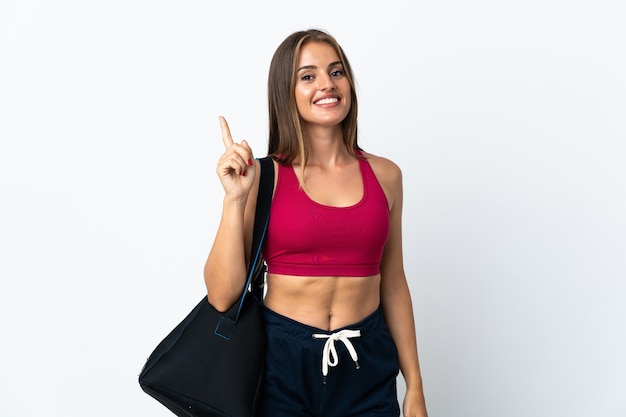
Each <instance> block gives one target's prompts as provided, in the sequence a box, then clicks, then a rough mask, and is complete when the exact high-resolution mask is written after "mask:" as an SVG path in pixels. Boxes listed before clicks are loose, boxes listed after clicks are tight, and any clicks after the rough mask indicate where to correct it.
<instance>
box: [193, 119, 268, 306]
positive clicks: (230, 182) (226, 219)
mask: <svg viewBox="0 0 626 417" xmlns="http://www.w3.org/2000/svg"><path fill="white" fill-rule="evenodd" d="M220 126H221V129H222V140H223V142H224V147H225V148H226V150H225V152H224V154H222V156H221V157H220V159H219V162H218V165H217V174H218V176H219V178H220V182H221V183H222V186H223V187H224V192H225V194H224V201H223V205H222V217H221V220H220V224H219V227H218V230H217V234H216V236H215V241H214V242H213V247H212V248H211V251H210V252H209V256H208V258H207V261H206V263H205V266H204V281H205V284H206V287H207V294H208V298H209V302H210V303H211V305H213V307H215V308H216V309H217V310H219V311H226V310H227V309H228V308H230V307H231V306H232V305H233V304H234V303H235V301H236V300H237V299H238V298H239V296H240V295H241V292H242V290H243V286H244V284H245V278H246V265H247V262H248V259H247V256H248V252H249V251H250V247H251V245H252V243H251V241H252V227H253V223H254V207H255V205H256V190H258V177H259V176H258V175H257V172H258V169H259V168H258V166H257V164H255V163H254V158H253V156H252V150H251V149H250V147H249V146H248V144H247V143H246V142H245V141H242V142H241V143H235V142H233V139H232V137H231V134H230V129H229V127H228V124H227V122H226V120H225V119H224V118H223V117H220Z"/></svg>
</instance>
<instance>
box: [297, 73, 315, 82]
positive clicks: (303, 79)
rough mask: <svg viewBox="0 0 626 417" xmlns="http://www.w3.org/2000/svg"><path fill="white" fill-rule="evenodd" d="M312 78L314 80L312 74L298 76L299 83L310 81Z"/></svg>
mask: <svg viewBox="0 0 626 417" xmlns="http://www.w3.org/2000/svg"><path fill="white" fill-rule="evenodd" d="M313 78H315V77H314V76H313V74H302V75H301V76H300V80H301V81H312V80H313Z"/></svg>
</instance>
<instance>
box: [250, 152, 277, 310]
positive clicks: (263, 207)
mask: <svg viewBox="0 0 626 417" xmlns="http://www.w3.org/2000/svg"><path fill="white" fill-rule="evenodd" d="M259 162H260V165H261V177H260V179H259V192H258V195H257V199H256V210H255V214H254V231H253V232H252V251H251V254H250V267H249V268H248V282H247V283H246V287H245V288H244V290H245V289H246V288H248V286H249V285H250V284H251V285H252V286H251V288H250V291H251V292H252V295H253V296H254V297H255V298H256V299H257V300H258V301H261V300H262V299H263V287H264V286H265V282H264V281H265V280H264V278H265V269H266V268H265V262H264V261H263V258H262V256H261V247H262V246H263V240H264V239H265V232H266V230H267V225H268V223H269V219H270V207H271V205H272V195H273V194H274V161H272V158H270V157H269V156H266V157H265V158H260V159H259Z"/></svg>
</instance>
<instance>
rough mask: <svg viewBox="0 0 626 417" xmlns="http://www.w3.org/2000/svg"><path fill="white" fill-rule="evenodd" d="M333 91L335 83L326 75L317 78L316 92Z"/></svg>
mask: <svg viewBox="0 0 626 417" xmlns="http://www.w3.org/2000/svg"><path fill="white" fill-rule="evenodd" d="M334 89H335V81H334V80H333V79H332V77H331V76H330V75H328V74H326V75H320V76H318V77H317V90H318V91H329V90H334Z"/></svg>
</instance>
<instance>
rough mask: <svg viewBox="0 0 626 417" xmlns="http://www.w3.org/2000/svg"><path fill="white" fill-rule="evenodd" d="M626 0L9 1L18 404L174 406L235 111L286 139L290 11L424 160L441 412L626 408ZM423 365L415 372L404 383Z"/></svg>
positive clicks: (416, 203) (5, 150)
mask: <svg viewBox="0 0 626 417" xmlns="http://www.w3.org/2000/svg"><path fill="white" fill-rule="evenodd" d="M625 21H626V4H625V3H624V2H623V1H618V0H613V1H611V0H599V1H591V0H588V1H577V0H574V1H565V0H541V1H539V0H530V1H526V2H512V1H496V0H478V1H472V2H466V1H460V0H440V1H430V2H425V1H421V2H409V1H406V2H403V1H394V0H390V1H384V2H376V3H374V2H363V1H343V2H293V1H287V0H284V1H276V0H270V1H232V2H225V1H220V2H209V1H178V2H174V1H147V0H124V1H119V0H109V1H106V2H105V1H78V0H76V1H69V0H57V1H48V2H44V1H31V0H22V1H11V0H8V1H7V0H3V1H0V187H1V198H2V203H1V206H0V210H1V213H0V256H1V262H0V277H1V281H0V282H1V288H0V329H1V333H0V334H1V335H2V336H1V342H0V416H3V417H5V416H6V417H13V416H37V417H39V416H53V417H56V416H85V415H89V416H107V417H109V416H164V417H166V416H170V415H171V414H170V412H169V411H167V410H166V409H165V408H164V407H163V406H161V405H160V404H159V403H158V402H156V401H155V400H154V399H152V398H150V397H149V396H148V395H146V394H145V393H143V391H141V389H140V387H139V385H138V383H137V375H138V373H139V371H140V369H141V367H142V366H143V364H144V362H145V360H146V358H147V356H148V354H149V353H150V352H151V351H152V349H153V348H154V346H155V345H156V344H157V343H158V342H159V341H160V340H161V338H162V337H163V336H165V334H166V333H167V332H168V331H169V330H170V329H171V328H172V327H173V326H174V325H175V324H177V323H178V321H179V320H180V319H182V317H183V316H184V315H185V314H186V313H187V312H188V310H189V309H190V308H191V307H192V306H193V305H195V303H196V302H197V301H198V300H199V299H200V297H202V294H203V293H204V291H205V289H204V284H203V279H202V267H203V264H204V260H205V257H206V254H207V253H208V250H209V248H210V246H211V243H212V240H213V236H214V233H215V230H216V228H217V223H218V220H219V214H220V209H221V196H222V190H221V187H220V185H219V182H218V180H217V177H216V175H215V172H214V169H215V168H214V167H215V164H216V161H217V158H218V156H219V154H220V153H221V152H222V143H221V139H220V131H219V124H218V121H217V117H218V115H224V116H226V117H227V118H228V120H229V122H230V125H231V128H232V131H233V135H234V137H235V138H236V139H238V140H240V139H247V140H248V141H249V142H250V143H251V144H252V146H253V149H254V150H255V152H256V156H263V155H265V152H266V135H267V127H266V124H267V116H266V112H267V109H266V78H267V70H268V65H269V61H270V59H271V55H272V53H273V52H274V50H275V48H276V47H277V46H278V44H279V43H280V42H281V41H282V39H284V38H285V37H286V36H287V35H289V34H290V33H291V32H293V31H295V30H300V29H307V28H310V27H318V28H322V29H326V30H328V31H329V32H330V33H331V34H333V35H334V36H336V37H337V38H338V40H339V42H340V43H341V44H342V45H343V47H344V49H345V51H346V53H347V55H348V57H349V59H350V61H351V63H352V65H353V67H354V70H355V73H356V77H357V82H358V90H359V91H358V93H359V98H360V102H359V103H360V126H359V133H360V144H361V145H362V146H363V147H364V148H365V149H366V150H367V151H369V152H373V153H376V154H380V155H383V156H386V157H388V158H390V159H392V160H394V161H395V162H396V163H398V164H399V165H400V167H401V168H402V170H403V172H404V190H405V195H406V197H405V214H404V243H405V263H406V264H405V266H406V271H407V275H408V277H409V279H410V285H411V290H412V295H413V303H414V306H415V316H416V328H417V333H418V338H419V348H420V355H421V365H422V373H423V378H424V384H425V392H426V396H427V401H428V407H429V411H430V416H431V417H437V416H445V417H450V416H452V417H516V416H520V417H521V416H531V415H532V416H545V417H554V416H568V417H575V416H581V417H583V416H584V417H588V416H595V417H597V416H615V417H617V416H621V417H623V416H624V415H626V395H625V393H626V353H625V352H626V323H625V321H626V256H625V255H626V168H625V167H626V149H625V147H626V146H625V140H626V125H625V116H626V81H625V80H626V78H625V74H626V48H625V46H624V41H625V39H626V25H625V24H624V22H625ZM401 390H403V388H401Z"/></svg>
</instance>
